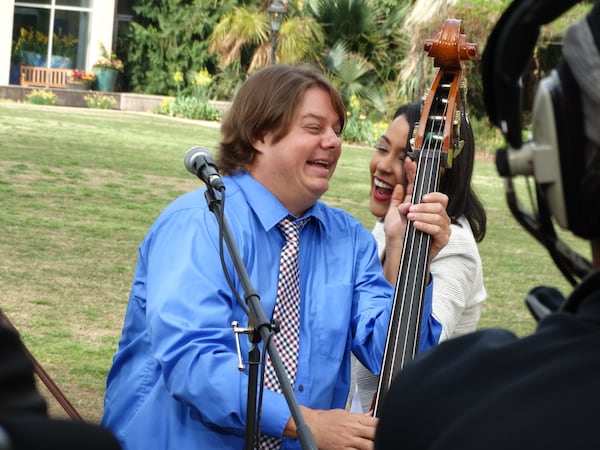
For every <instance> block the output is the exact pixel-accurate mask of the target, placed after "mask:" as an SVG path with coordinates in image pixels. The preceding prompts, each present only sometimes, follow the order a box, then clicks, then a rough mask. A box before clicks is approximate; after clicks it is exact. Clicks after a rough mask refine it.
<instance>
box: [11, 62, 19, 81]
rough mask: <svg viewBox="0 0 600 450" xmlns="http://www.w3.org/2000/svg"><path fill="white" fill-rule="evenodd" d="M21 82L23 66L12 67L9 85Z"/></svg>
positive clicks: (13, 65) (12, 65) (14, 65)
mask: <svg viewBox="0 0 600 450" xmlns="http://www.w3.org/2000/svg"><path fill="white" fill-rule="evenodd" d="M20 82H21V64H14V63H13V64H11V65H10V77H9V79H8V83H9V84H19V83H20Z"/></svg>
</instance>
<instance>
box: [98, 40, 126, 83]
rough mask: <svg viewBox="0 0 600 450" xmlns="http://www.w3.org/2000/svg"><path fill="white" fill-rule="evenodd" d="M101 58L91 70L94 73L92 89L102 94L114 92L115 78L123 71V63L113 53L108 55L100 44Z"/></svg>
mask: <svg viewBox="0 0 600 450" xmlns="http://www.w3.org/2000/svg"><path fill="white" fill-rule="evenodd" d="M100 51H101V56H100V58H98V60H97V61H96V62H95V63H94V65H93V67H92V69H93V71H94V72H95V73H96V84H95V87H94V89H95V90H97V91H102V92H114V90H115V84H116V82H117V76H118V75H119V72H121V71H123V61H121V60H120V59H119V58H117V55H116V54H115V53H112V52H111V53H109V52H108V51H107V50H106V48H105V47H104V45H102V44H100Z"/></svg>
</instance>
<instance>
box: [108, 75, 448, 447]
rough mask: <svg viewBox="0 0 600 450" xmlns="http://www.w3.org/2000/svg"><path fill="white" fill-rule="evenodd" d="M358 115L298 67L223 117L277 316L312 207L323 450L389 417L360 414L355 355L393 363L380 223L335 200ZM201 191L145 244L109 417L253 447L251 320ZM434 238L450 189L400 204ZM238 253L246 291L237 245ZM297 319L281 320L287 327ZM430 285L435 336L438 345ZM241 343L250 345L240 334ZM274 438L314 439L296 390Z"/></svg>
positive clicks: (278, 407) (309, 308) (236, 183)
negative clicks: (377, 231)
mask: <svg viewBox="0 0 600 450" xmlns="http://www.w3.org/2000/svg"><path fill="white" fill-rule="evenodd" d="M345 118H346V114H345V110H344V107H343V103H342V100H341V98H340V96H339V94H338V93H337V92H336V91H335V89H334V88H333V87H332V86H331V84H330V83H329V82H328V81H327V80H326V79H325V78H324V77H323V76H322V75H320V74H318V73H317V72H315V71H314V70H310V69H307V68H295V67H288V66H282V65H276V66H271V67H269V68H266V69H263V70H261V71H259V72H257V73H256V74H255V75H253V76H252V77H251V78H249V79H248V80H247V81H246V83H245V84H244V85H243V87H242V88H241V89H240V91H239V93H238V94H237V95H236V98H235V100H234V102H233V104H232V106H231V110H230V112H229V114H228V116H227V118H226V119H225V121H224V123H223V125H222V134H223V139H222V141H221V144H220V149H219V155H218V159H217V162H218V166H219V167H220V169H221V173H222V174H224V175H227V176H224V177H223V181H224V184H225V187H226V191H225V192H226V202H225V203H226V206H225V216H226V219H227V222H228V224H229V228H230V229H231V232H232V235H233V238H234V240H235V242H236V246H237V248H238V250H239V254H240V256H241V258H242V259H243V262H244V264H245V267H246V270H247V272H248V276H249V278H250V281H251V283H252V285H253V287H254V288H255V289H256V291H257V292H258V293H259V294H260V297H261V304H262V306H263V308H264V310H265V313H266V315H267V317H271V314H272V313H273V309H274V306H275V301H276V297H277V283H278V276H279V258H280V253H281V249H282V247H283V245H284V242H285V239H284V237H283V236H282V234H281V232H280V231H279V229H278V227H277V224H278V223H279V222H280V221H281V220H282V219H284V218H285V217H289V216H291V217H292V218H293V220H294V221H301V220H304V219H306V218H310V221H309V222H308V223H307V224H306V225H305V226H304V227H303V228H302V229H301V231H300V244H299V247H300V250H299V266H300V298H301V302H300V322H299V323H300V329H299V350H298V355H297V357H298V364H297V371H296V377H295V382H294V385H293V389H294V395H295V397H296V398H297V400H298V403H299V404H300V409H301V411H302V415H303V417H304V419H305V421H306V423H307V425H308V426H309V427H310V429H311V432H312V434H313V437H314V440H315V442H316V444H317V445H318V447H319V448H340V447H342V446H347V447H354V448H365V449H367V448H372V445H373V442H372V440H373V437H374V432H375V426H376V423H377V421H376V419H375V418H373V417H370V416H368V415H363V414H353V413H350V412H348V411H346V410H345V409H344V408H345V403H346V399H347V396H348V389H349V382H350V353H351V352H354V354H356V355H357V357H358V358H359V359H360V360H361V361H362V362H363V363H364V364H365V365H366V366H367V367H369V368H370V369H371V370H373V371H374V372H378V371H379V367H380V365H381V360H382V355H383V348H384V345H385V339H386V333H387V328H388V322H389V315H390V307H391V300H392V296H393V288H392V286H391V285H390V284H389V283H388V282H387V281H386V280H385V278H384V277H383V273H382V267H381V263H380V261H379V258H378V256H377V249H376V244H375V241H374V239H373V237H372V236H371V234H370V232H369V231H368V230H367V229H366V228H364V227H363V226H362V225H361V224H360V223H359V222H358V221H357V220H356V219H354V218H353V217H351V216H350V215H349V214H347V213H345V212H343V211H341V210H339V209H336V208H332V207H329V206H327V205H325V204H324V203H322V202H320V201H319V198H320V197H321V195H322V194H323V193H324V192H325V191H326V190H327V189H328V187H329V180H330V178H331V176H332V175H333V172H334V170H335V167H336V164H337V162H338V159H339V157H340V154H341V140H340V134H341V132H342V130H343V127H344V124H345ZM204 192H205V189H198V190H196V191H194V192H190V193H188V194H186V195H184V196H182V197H180V198H179V199H177V200H175V201H174V202H173V203H172V204H171V205H169V206H168V207H167V208H166V209H165V211H163V213H162V214H161V215H160V217H159V218H158V219H157V220H156V221H155V223H154V224H153V225H152V226H151V228H150V230H149V232H148V234H147V236H146V238H145V239H144V241H143V242H142V244H141V246H140V248H139V260H138V264H137V268H136V272H135V279H134V282H133V286H132V290H131V295H130V299H129V305H128V308H127V312H126V316H125V322H124V326H123V335H122V338H121V340H120V342H119V348H118V350H117V352H116V354H115V356H114V361H113V366H112V368H111V370H110V373H109V375H108V380H107V391H106V398H105V411H104V416H103V418H102V424H103V425H105V426H107V427H108V428H109V429H111V430H112V431H113V432H114V433H115V435H116V436H117V437H118V439H119V440H120V441H121V443H122V445H123V447H124V449H126V450H133V449H144V450H147V449H150V448H155V449H161V450H164V449H178V450H179V449H183V448H185V449H190V448H206V449H217V448H218V449H225V448H227V449H240V448H242V447H243V443H244V433H245V426H246V404H247V390H248V373H247V370H246V371H244V372H240V371H239V370H238V355H237V351H236V342H235V338H234V334H233V332H232V328H231V323H232V322H233V321H237V322H239V324H240V326H242V327H245V326H247V325H248V318H247V315H246V313H245V312H244V309H243V308H242V306H241V305H240V304H238V302H237V301H236V297H235V295H234V294H233V293H232V292H231V289H230V288H229V284H228V281H227V276H226V275H225V274H224V271H223V269H222V267H221V264H220V253H219V226H218V224H217V221H216V220H215V217H214V215H213V213H212V212H211V211H210V210H209V207H208V206H207V204H206V203H207V202H206V201H205V198H204ZM398 203H400V202H396V203H395V206H394V207H396V208H398V210H399V213H400V214H398V215H397V216H398V221H397V222H398V223H399V224H400V225H399V228H401V227H402V223H405V222H406V221H405V220H401V216H406V217H408V218H409V219H411V220H414V223H415V228H418V229H419V228H420V229H421V230H422V231H426V232H428V233H430V234H431V235H432V236H433V246H432V257H433V256H435V254H437V252H438V251H439V249H440V248H441V247H443V246H444V245H445V244H446V242H447V240H448V237H449V222H450V221H449V218H448V216H447V214H446V211H445V207H446V205H447V197H446V196H445V195H443V194H439V193H434V194H431V195H430V196H428V197H426V198H425V199H424V202H423V203H422V204H420V205H409V204H406V203H403V204H401V205H399V206H398ZM224 260H225V264H226V266H227V272H228V274H229V276H230V277H231V278H232V280H233V283H234V284H235V287H236V289H237V290H238V294H239V295H240V297H243V289H242V288H243V286H242V285H241V283H240V280H239V279H238V277H237V274H236V271H235V268H234V266H233V263H232V260H231V258H230V257H229V253H227V252H226V255H225V258H224ZM286 325H287V324H286V322H285V321H283V322H282V323H281V327H282V328H284V327H286ZM440 330H441V328H440V325H439V324H438V323H437V322H436V321H435V319H433V318H432V316H431V292H430V290H428V294H427V300H426V305H425V311H424V319H423V322H422V327H421V340H420V343H421V345H420V347H421V349H425V348H427V347H430V346H433V345H435V344H436V343H437V341H438V338H439V334H440ZM240 345H241V354H242V355H243V356H245V355H247V353H248V350H249V346H250V343H249V342H248V339H240ZM260 425H261V433H262V434H264V435H268V436H274V437H277V438H283V441H282V446H281V448H300V443H299V441H298V440H297V439H296V438H297V434H296V425H295V423H294V420H293V418H291V416H290V411H289V408H288V405H287V403H286V401H285V398H284V396H283V395H282V394H280V393H276V392H274V391H272V390H269V389H266V388H265V390H264V396H263V401H262V414H261V421H260Z"/></svg>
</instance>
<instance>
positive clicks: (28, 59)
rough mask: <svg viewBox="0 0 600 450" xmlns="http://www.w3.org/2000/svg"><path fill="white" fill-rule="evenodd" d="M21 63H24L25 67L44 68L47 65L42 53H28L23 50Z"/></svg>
mask: <svg viewBox="0 0 600 450" xmlns="http://www.w3.org/2000/svg"><path fill="white" fill-rule="evenodd" d="M21 61H23V65H24V66H36V67H43V66H45V65H46V60H45V59H44V58H43V57H42V55H41V54H40V53H35V52H28V51H25V50H21Z"/></svg>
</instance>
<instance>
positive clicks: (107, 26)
mask: <svg viewBox="0 0 600 450" xmlns="http://www.w3.org/2000/svg"><path fill="white" fill-rule="evenodd" d="M132 3H133V0H129V1H126V0H1V1H0V85H9V84H19V65H20V64H24V65H35V66H41V67H49V68H65V69H71V68H72V69H81V70H91V68H92V65H93V64H94V62H95V61H96V60H97V59H98V58H99V57H100V56H101V54H102V50H101V49H102V47H104V48H105V49H107V51H108V52H110V51H111V50H112V49H114V45H115V42H116V36H117V30H118V29H119V27H120V26H122V25H123V24H125V23H127V22H129V21H130V20H131V4H132Z"/></svg>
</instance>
